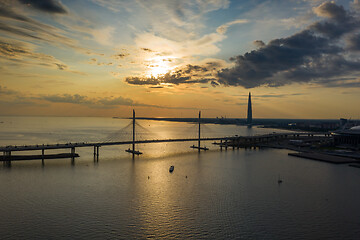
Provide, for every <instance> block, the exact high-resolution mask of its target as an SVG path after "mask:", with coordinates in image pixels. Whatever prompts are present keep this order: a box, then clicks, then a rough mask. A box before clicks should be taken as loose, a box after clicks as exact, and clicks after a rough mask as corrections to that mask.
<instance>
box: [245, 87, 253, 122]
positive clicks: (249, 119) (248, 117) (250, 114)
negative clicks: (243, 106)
mask: <svg viewBox="0 0 360 240" xmlns="http://www.w3.org/2000/svg"><path fill="white" fill-rule="evenodd" d="M246 123H247V124H248V125H249V126H251V124H252V107H251V93H250V92H249V100H248V112H247V120H246Z"/></svg>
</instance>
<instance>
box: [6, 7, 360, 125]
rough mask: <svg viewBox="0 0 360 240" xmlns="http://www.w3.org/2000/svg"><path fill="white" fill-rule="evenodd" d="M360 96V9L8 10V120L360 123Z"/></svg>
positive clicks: (40, 8) (111, 8)
mask: <svg viewBox="0 0 360 240" xmlns="http://www.w3.org/2000/svg"><path fill="white" fill-rule="evenodd" d="M359 90H360V1H359V0H352V1H349V0H347V1H345V0H344V1H321V0H287V1H285V0H273V1H265V0H241V1H240V0H238V1H236V0H234V1H230V0H133V1H130V0H76V1H73V0H61V1H58V0H47V1H45V0H0V115H44V116H105V117H106V116H119V117H130V116H131V109H133V108H134V109H136V112H137V115H138V116H144V117H145V116H147V117H196V116H197V111H198V110H202V112H203V116H204V117H217V116H218V117H220V116H226V117H231V118H244V117H246V107H247V96H248V93H249V92H251V93H252V95H253V116H254V118H333V119H336V118H340V117H345V118H350V117H351V118H353V119H360V108H359V104H360V91H359Z"/></svg>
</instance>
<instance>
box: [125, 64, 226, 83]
mask: <svg viewBox="0 0 360 240" xmlns="http://www.w3.org/2000/svg"><path fill="white" fill-rule="evenodd" d="M223 66H224V64H223V62H221V61H215V60H213V61H208V62H205V63H203V64H202V65H192V64H187V65H186V66H182V67H179V68H176V69H175V70H173V71H170V72H167V73H166V74H163V75H160V76H158V77H154V76H151V77H127V78H126V79H125V81H126V82H127V83H128V84H131V85H161V84H174V85H179V84H193V83H208V82H211V81H214V80H215V78H214V74H215V73H216V72H217V71H218V70H219V69H220V68H222V67H223Z"/></svg>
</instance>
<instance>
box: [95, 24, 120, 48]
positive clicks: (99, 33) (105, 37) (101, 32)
mask: <svg viewBox="0 0 360 240" xmlns="http://www.w3.org/2000/svg"><path fill="white" fill-rule="evenodd" d="M114 30H115V28H114V27H105V28H101V29H94V30H93V31H92V32H91V34H92V35H93V37H94V39H95V41H97V42H98V43H100V44H102V45H112V35H113V32H114Z"/></svg>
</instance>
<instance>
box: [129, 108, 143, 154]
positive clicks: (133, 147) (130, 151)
mask: <svg viewBox="0 0 360 240" xmlns="http://www.w3.org/2000/svg"><path fill="white" fill-rule="evenodd" d="M132 125H133V130H132V149H130V148H129V149H126V150H125V152H128V153H131V154H132V156H133V158H134V156H135V155H140V154H142V152H139V151H136V150H135V110H134V109H133V117H132Z"/></svg>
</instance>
